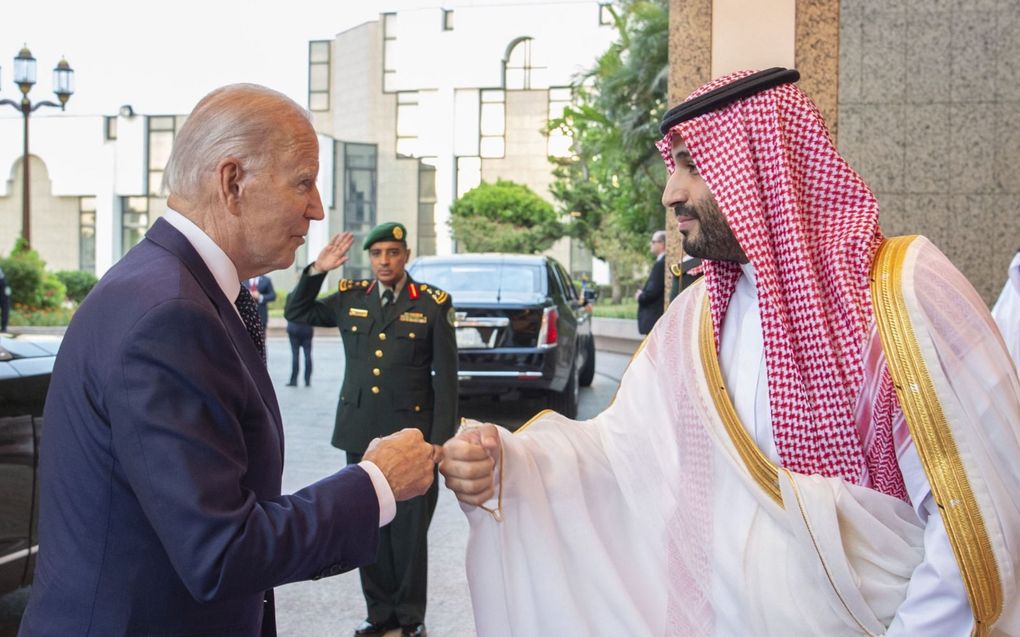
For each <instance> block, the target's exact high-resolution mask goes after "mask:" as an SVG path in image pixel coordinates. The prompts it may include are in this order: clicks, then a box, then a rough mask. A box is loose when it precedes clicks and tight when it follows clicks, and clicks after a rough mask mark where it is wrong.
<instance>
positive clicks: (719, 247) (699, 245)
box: [673, 198, 747, 263]
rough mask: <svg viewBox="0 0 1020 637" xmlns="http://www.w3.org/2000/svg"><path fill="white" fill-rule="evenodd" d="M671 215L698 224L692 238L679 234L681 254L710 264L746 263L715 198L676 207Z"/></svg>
mask: <svg viewBox="0 0 1020 637" xmlns="http://www.w3.org/2000/svg"><path fill="white" fill-rule="evenodd" d="M673 212H674V213H675V214H676V216H677V217H681V216H687V217H691V218H693V219H697V221H698V230H697V232H696V233H695V234H694V236H693V237H692V236H689V235H687V234H684V233H682V232H681V234H682V235H683V245H684V253H685V254H689V255H691V256H692V257H700V258H702V259H711V260H713V261H736V262H737V263H747V255H745V254H744V251H743V250H742V249H741V247H740V244H739V243H737V238H736V237H735V236H733V231H732V230H730V227H729V225H727V223H726V220H725V219H724V218H723V215H722V211H721V210H719V205H718V204H716V202H715V199H711V198H710V199H708V200H706V201H704V202H702V203H698V204H694V205H692V206H690V205H676V206H673Z"/></svg>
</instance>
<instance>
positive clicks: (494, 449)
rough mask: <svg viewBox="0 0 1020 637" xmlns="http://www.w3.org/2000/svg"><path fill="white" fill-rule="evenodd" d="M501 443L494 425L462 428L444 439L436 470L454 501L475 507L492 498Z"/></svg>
mask: <svg viewBox="0 0 1020 637" xmlns="http://www.w3.org/2000/svg"><path fill="white" fill-rule="evenodd" d="M501 444H502V443H501V442H500V440H499V432H497V431H496V425H489V424H485V425H478V426H474V427H468V428H464V429H462V430H461V431H460V432H458V433H457V435H456V436H454V437H453V438H450V439H449V440H447V441H446V444H445V445H443V460H442V462H441V463H440V465H439V471H440V473H442V474H443V477H444V478H445V479H446V487H447V488H448V489H450V490H451V491H453V492H454V493H455V494H456V495H457V499H458V500H460V501H461V502H463V503H465V504H471V505H474V506H479V505H481V504H484V503H485V502H486V501H488V500H489V499H490V498H492V496H493V494H494V493H495V486H494V479H493V475H492V472H493V469H494V468H495V467H496V459H497V458H499V450H500V445H501Z"/></svg>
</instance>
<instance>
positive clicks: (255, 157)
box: [163, 84, 311, 199]
mask: <svg viewBox="0 0 1020 637" xmlns="http://www.w3.org/2000/svg"><path fill="white" fill-rule="evenodd" d="M287 110H291V111H293V113H294V114H295V115H298V116H300V117H303V118H305V119H306V120H310V119H311V117H310V115H309V114H308V111H306V110H305V109H304V108H302V107H301V106H300V105H298V104H297V103H296V102H295V101H294V100H292V99H290V98H289V97H287V96H286V95H284V94H283V93H280V92H278V91H274V90H273V89H270V88H266V87H265V86H260V85H258V84H230V85H228V86H224V87H221V88H218V89H216V90H214V91H213V92H211V93H209V94H208V95H206V96H205V97H203V98H202V99H201V101H199V103H198V104H197V105H195V108H194V110H192V111H191V115H189V116H188V119H187V121H185V122H184V125H183V126H181V130H180V131H178V133H177V136H176V138H175V139H174V147H173V150H172V151H171V152H170V160H169V161H168V162H167V164H166V172H165V173H164V174H163V191H164V192H166V193H167V194H171V195H178V196H180V197H182V198H184V199H193V198H196V197H198V196H200V194H201V189H202V178H203V175H205V174H207V173H209V172H212V171H214V170H215V169H216V166H217V165H218V164H219V163H220V161H221V160H223V159H224V158H226V157H234V158H236V159H237V160H239V161H240V162H241V167H242V168H243V169H244V170H246V171H258V170H261V169H263V168H265V167H266V166H267V165H268V164H269V162H270V161H271V160H272V158H273V155H274V153H277V152H279V151H280V150H282V149H283V148H285V147H286V142H285V143H284V144H282V145H280V146H275V147H274V145H273V144H272V143H271V142H273V141H276V140H275V139H274V138H275V136H276V135H277V134H278V130H277V129H278V124H279V121H280V116H281V112H285V111H287Z"/></svg>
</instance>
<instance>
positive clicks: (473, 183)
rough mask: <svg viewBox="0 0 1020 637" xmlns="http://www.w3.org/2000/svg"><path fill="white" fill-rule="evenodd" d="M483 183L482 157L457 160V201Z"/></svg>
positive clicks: (459, 158)
mask: <svg viewBox="0 0 1020 637" xmlns="http://www.w3.org/2000/svg"><path fill="white" fill-rule="evenodd" d="M481 183H482V158H481V157H458V158H457V183H456V190H457V199H460V198H461V197H463V196H464V193H466V192H467V191H469V190H471V189H472V188H476V187H478V185H479V184H481Z"/></svg>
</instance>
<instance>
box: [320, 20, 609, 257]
mask: <svg viewBox="0 0 1020 637" xmlns="http://www.w3.org/2000/svg"><path fill="white" fill-rule="evenodd" d="M609 18H610V16H609V14H608V13H607V11H606V8H605V6H604V5H603V4H601V3H598V2H588V1H583V2H564V3H552V4H527V5H517V4H514V5H487V6H460V5H457V4H455V3H454V4H450V5H445V6H444V7H442V8H440V7H434V8H426V9H415V10H409V11H402V12H399V13H384V14H382V15H380V17H379V20H376V21H371V22H367V23H365V24H362V25H360V26H357V27H355V28H352V29H349V30H347V31H344V32H342V33H340V34H338V35H337V36H336V38H335V39H333V40H323V41H315V42H310V43H309V72H308V77H309V94H308V108H309V110H310V111H311V112H312V116H313V120H314V122H315V126H316V129H317V130H319V131H320V132H322V133H323V134H325V135H328V136H331V137H334V138H337V139H343V140H347V141H349V142H353V143H365V144H371V145H374V146H375V148H377V150H378V157H377V162H378V163H377V167H378V174H377V177H378V191H377V195H378V199H377V206H376V216H375V217H374V218H373V219H371V220H370V221H369V220H364V221H363V222H362V220H360V219H355V220H353V221H354V223H353V224H350V223H349V224H346V225H345V226H344V228H345V229H349V230H352V231H353V232H354V233H355V234H356V235H359V234H361V233H363V232H364V231H365V230H366V229H367V228H368V227H371V225H372V222H382V221H400V222H401V223H404V224H405V225H406V226H407V228H408V230H409V232H410V233H411V235H412V237H415V241H416V244H415V245H412V246H411V247H412V250H416V254H420V255H426V254H448V253H450V252H453V251H455V250H456V246H455V245H454V241H453V237H452V236H451V233H450V228H449V208H450V205H451V204H452V203H453V202H454V201H455V200H456V199H457V198H458V197H460V196H461V195H463V194H464V193H465V192H467V191H468V190H470V189H471V188H473V187H475V186H477V185H478V184H479V183H481V182H482V181H486V182H494V181H496V180H497V179H509V180H512V181H515V182H517V183H522V184H525V185H527V186H528V187H530V188H531V189H532V190H534V191H535V192H536V193H537V194H538V195H539V196H541V197H544V198H546V199H548V200H550V201H552V198H551V195H550V194H549V185H550V183H551V182H552V164H551V163H550V162H549V157H550V156H562V155H563V154H566V153H567V152H569V140H567V139H563V138H562V137H560V136H557V135H552V136H548V135H546V134H545V132H544V131H545V128H546V126H547V124H548V122H549V121H550V119H552V118H555V117H558V116H559V115H560V114H561V113H562V109H563V106H564V105H565V104H567V103H568V102H569V100H570V91H571V89H570V86H571V84H573V83H575V82H577V81H578V78H579V76H580V74H581V73H582V72H583V71H585V70H587V69H588V68H589V67H591V65H592V64H593V63H594V61H595V59H596V58H597V57H598V56H599V55H600V54H601V53H602V52H603V51H604V50H605V49H606V48H608V46H609V45H610V43H611V42H612V41H613V39H614V38H615V36H616V30H615V29H614V28H613V27H612V26H611V24H610V20H609ZM565 25H569V28H565ZM407 164H410V165H411V166H416V167H417V168H416V169H415V168H407V167H406V166H405V165H407ZM409 170H410V171H411V172H414V171H415V170H416V171H417V175H418V178H417V180H416V182H417V184H415V183H414V182H413V181H407V180H406V178H405V176H406V173H407V172H408V171H409ZM550 253H551V254H552V255H553V256H554V257H556V258H557V259H558V260H559V261H560V262H561V263H563V264H564V265H565V266H567V267H568V268H569V269H570V270H571V271H573V272H574V273H575V274H579V273H582V272H584V273H588V274H591V269H592V258H591V255H590V254H588V253H586V252H585V251H584V250H583V249H581V248H579V247H578V246H576V245H573V244H572V242H571V241H569V240H567V239H563V240H561V241H559V242H558V243H557V244H556V245H555V246H554V247H553V248H552V249H551V250H550ZM345 267H347V268H348V270H352V271H354V272H355V273H357V272H359V271H365V267H366V264H365V263H364V262H363V261H357V260H352V262H351V263H349V264H348V266H345Z"/></svg>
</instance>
